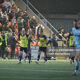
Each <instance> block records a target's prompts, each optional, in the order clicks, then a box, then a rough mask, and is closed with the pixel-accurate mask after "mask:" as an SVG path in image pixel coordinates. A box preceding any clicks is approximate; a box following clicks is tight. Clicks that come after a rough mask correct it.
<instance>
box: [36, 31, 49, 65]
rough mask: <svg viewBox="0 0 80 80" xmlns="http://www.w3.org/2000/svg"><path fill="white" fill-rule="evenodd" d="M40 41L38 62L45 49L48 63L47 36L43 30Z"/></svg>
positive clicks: (45, 58)
mask: <svg viewBox="0 0 80 80" xmlns="http://www.w3.org/2000/svg"><path fill="white" fill-rule="evenodd" d="M38 41H39V42H40V45H39V50H38V57H37V61H36V63H37V64H39V59H40V54H41V52H42V51H43V52H44V56H45V57H44V60H45V64H47V43H48V42H47V37H46V35H44V34H43V32H40V35H39V38H38Z"/></svg>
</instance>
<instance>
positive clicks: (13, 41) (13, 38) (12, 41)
mask: <svg viewBox="0 0 80 80" xmlns="http://www.w3.org/2000/svg"><path fill="white" fill-rule="evenodd" d="M16 43H18V41H17V39H16V36H15V33H13V34H12V36H11V37H10V38H9V45H10V47H11V59H13V58H14V55H15V47H16Z"/></svg>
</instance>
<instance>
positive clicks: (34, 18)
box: [30, 16, 37, 36]
mask: <svg viewBox="0 0 80 80" xmlns="http://www.w3.org/2000/svg"><path fill="white" fill-rule="evenodd" d="M36 26H37V20H36V17H35V16H33V17H32V18H31V20H30V27H31V29H32V31H33V35H34V36H35V29H36Z"/></svg>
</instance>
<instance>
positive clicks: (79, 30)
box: [72, 20, 80, 76]
mask: <svg viewBox="0 0 80 80" xmlns="http://www.w3.org/2000/svg"><path fill="white" fill-rule="evenodd" d="M73 24H74V27H73V28H72V32H73V35H74V36H75V44H76V64H75V72H74V73H73V75H74V76H76V75H78V71H79V64H80V51H77V49H78V50H79V49H80V27H79V25H78V21H77V20H74V22H73Z"/></svg>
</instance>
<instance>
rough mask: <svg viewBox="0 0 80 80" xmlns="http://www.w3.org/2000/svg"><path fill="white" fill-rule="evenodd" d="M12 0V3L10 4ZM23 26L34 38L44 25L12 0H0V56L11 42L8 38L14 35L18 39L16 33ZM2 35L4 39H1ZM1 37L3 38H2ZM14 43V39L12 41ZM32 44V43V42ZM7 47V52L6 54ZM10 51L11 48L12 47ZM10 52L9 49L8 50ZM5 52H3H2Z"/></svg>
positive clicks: (17, 33)
mask: <svg viewBox="0 0 80 80" xmlns="http://www.w3.org/2000/svg"><path fill="white" fill-rule="evenodd" d="M11 1H12V4H11ZM22 28H25V30H26V33H27V34H28V35H32V38H33V39H34V40H35V39H37V37H38V36H39V33H40V31H43V29H44V27H43V26H42V24H40V23H38V22H37V20H36V17H35V16H32V18H30V17H29V15H28V14H27V11H26V10H25V11H23V10H21V9H20V8H18V7H17V6H16V4H15V2H14V1H13V0H1V1H0V57H3V56H4V54H1V53H3V51H5V48H6V46H8V48H9V45H10V43H11V40H10V38H11V37H12V36H15V37H16V39H17V40H18V35H19V33H20V32H21V29H22ZM3 36H5V37H4V39H3ZM2 39H3V40H2ZM1 40H2V42H1ZM13 44H15V41H13ZM33 45H34V44H33ZM2 47H3V50H1V49H2ZM10 47H11V46H10ZM8 48H7V50H6V51H7V54H6V56H7V55H8ZM12 51H14V50H13V48H12ZM10 52H11V51H10ZM4 53H5V52H4Z"/></svg>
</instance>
